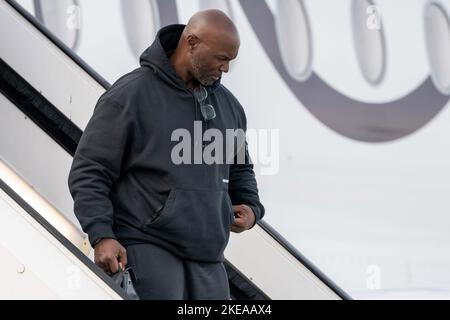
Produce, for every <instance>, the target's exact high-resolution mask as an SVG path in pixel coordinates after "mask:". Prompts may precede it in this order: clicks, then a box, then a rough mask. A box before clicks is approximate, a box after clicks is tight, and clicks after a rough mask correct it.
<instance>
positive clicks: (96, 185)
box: [68, 99, 131, 246]
mask: <svg viewBox="0 0 450 320" xmlns="http://www.w3.org/2000/svg"><path fill="white" fill-rule="evenodd" d="M130 128H131V126H130V117H129V114H128V112H127V111H126V110H125V109H124V108H123V107H122V106H120V105H119V104H118V103H116V102H114V101H111V100H107V99H100V100H99V101H98V103H97V105H96V107H95V109H94V114H93V116H92V118H91V119H90V120H89V123H88V125H87V126H86V129H85V131H84V133H83V135H82V137H81V139H80V142H79V144H78V148H77V150H76V152H75V156H74V159H73V163H72V167H71V169H70V173H69V179H68V185H69V190H70V193H71V195H72V197H73V199H74V212H75V215H76V217H77V219H78V220H79V222H80V224H81V227H82V228H83V231H84V232H86V233H87V234H88V236H89V241H90V243H91V245H92V246H94V244H95V243H96V242H97V241H98V240H100V239H102V238H113V239H115V235H114V232H113V221H114V212H113V205H112V202H111V199H110V191H111V188H112V186H113V184H114V183H115V181H116V180H117V179H118V178H119V176H120V174H121V167H122V159H123V156H124V154H125V149H126V147H127V146H128V145H129V143H128V141H129V136H130Z"/></svg>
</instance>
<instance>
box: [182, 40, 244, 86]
mask: <svg viewBox="0 0 450 320" xmlns="http://www.w3.org/2000/svg"><path fill="white" fill-rule="evenodd" d="M238 51H239V39H237V38H236V37H231V36H223V35H222V36H216V37H210V38H208V37H205V39H200V42H199V43H198V45H197V46H196V47H195V48H194V49H193V50H192V54H191V72H192V75H193V76H194V78H195V79H197V81H198V82H200V83H201V84H202V85H203V86H210V85H212V84H213V83H214V82H216V81H217V80H219V79H220V78H221V77H222V73H223V72H228V70H229V67H230V61H231V60H234V59H235V58H236V56H237V54H238Z"/></svg>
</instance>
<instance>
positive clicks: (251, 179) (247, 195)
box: [228, 107, 265, 228]
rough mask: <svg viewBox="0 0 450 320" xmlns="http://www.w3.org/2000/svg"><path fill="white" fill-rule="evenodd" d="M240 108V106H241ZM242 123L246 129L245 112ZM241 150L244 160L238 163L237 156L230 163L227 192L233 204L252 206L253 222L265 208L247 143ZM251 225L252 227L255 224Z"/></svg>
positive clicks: (260, 216)
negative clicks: (243, 153) (260, 198)
mask: <svg viewBox="0 0 450 320" xmlns="http://www.w3.org/2000/svg"><path fill="white" fill-rule="evenodd" d="M241 108H242V107H241ZM242 110H243V109H242ZM242 112H243V111H242ZM243 119H244V125H243V130H244V131H245V132H246V131H247V123H246V118H245V113H244V114H243ZM242 148H245V150H244V149H242V150H241V151H242V152H245V158H244V159H245V161H242V160H241V161H240V162H241V163H238V161H237V160H238V159H237V156H236V157H235V158H234V161H233V164H231V165H230V181H229V187H228V193H229V195H230V198H231V202H232V203H233V205H240V204H245V205H247V206H249V207H250V208H252V210H253V212H254V213H255V217H256V219H255V224H256V223H257V222H258V221H259V220H261V219H262V218H263V217H264V213H265V209H264V206H263V205H262V204H261V202H260V200H259V195H258V186H257V182H256V178H255V173H254V171H253V163H252V161H251V158H250V155H249V152H248V143H247V140H245V144H244V145H243V146H242ZM255 224H254V225H253V226H252V228H253V227H254V226H255Z"/></svg>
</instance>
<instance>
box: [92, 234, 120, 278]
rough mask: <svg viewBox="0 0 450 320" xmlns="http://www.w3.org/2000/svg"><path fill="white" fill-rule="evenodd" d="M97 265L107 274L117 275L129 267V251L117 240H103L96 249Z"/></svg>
mask: <svg viewBox="0 0 450 320" xmlns="http://www.w3.org/2000/svg"><path fill="white" fill-rule="evenodd" d="M94 257H95V259H94V260H95V264H96V265H98V266H99V267H100V268H102V269H103V270H104V271H105V272H110V273H116V272H117V271H119V263H120V265H121V268H122V269H123V268H125V266H126V265H127V251H126V250H125V248H124V247H123V246H122V245H121V244H120V243H119V242H118V241H117V240H115V239H102V240H100V242H99V243H97V244H96V245H95V248H94Z"/></svg>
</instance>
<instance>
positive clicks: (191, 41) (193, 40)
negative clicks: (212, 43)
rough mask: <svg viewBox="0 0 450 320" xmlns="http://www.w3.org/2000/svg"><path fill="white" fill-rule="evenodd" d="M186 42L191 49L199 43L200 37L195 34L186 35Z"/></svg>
mask: <svg viewBox="0 0 450 320" xmlns="http://www.w3.org/2000/svg"><path fill="white" fill-rule="evenodd" d="M187 42H188V44H189V48H190V49H191V50H193V49H195V48H196V47H197V46H198V44H199V43H200V39H199V38H198V37H197V36H196V35H195V34H190V35H188V36H187Z"/></svg>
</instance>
